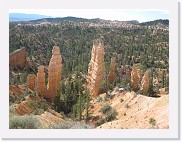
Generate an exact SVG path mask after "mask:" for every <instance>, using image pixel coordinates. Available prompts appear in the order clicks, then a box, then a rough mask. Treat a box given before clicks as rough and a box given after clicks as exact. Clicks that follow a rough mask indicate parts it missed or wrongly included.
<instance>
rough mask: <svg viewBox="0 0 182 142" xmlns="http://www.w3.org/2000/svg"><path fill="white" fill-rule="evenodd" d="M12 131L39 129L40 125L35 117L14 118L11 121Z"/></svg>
mask: <svg viewBox="0 0 182 142" xmlns="http://www.w3.org/2000/svg"><path fill="white" fill-rule="evenodd" d="M9 128H10V129H39V128H40V123H39V121H38V119H36V118H35V117H33V116H13V117H10V119H9Z"/></svg>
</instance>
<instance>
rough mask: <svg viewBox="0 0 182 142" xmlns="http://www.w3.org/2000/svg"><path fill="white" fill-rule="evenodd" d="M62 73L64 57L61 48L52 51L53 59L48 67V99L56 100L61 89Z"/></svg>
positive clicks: (55, 47)
mask: <svg viewBox="0 0 182 142" xmlns="http://www.w3.org/2000/svg"><path fill="white" fill-rule="evenodd" d="M61 73H62V57H61V54H60V49H59V46H54V47H53V49H52V57H51V60H50V63H49V67H48V87H47V89H48V93H47V96H46V98H48V99H50V100H54V98H55V96H56V93H57V91H58V89H59V86H60V82H61Z"/></svg>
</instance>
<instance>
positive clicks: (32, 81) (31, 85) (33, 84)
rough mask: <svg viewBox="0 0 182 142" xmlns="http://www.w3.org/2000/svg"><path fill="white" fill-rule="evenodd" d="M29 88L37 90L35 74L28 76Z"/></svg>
mask: <svg viewBox="0 0 182 142" xmlns="http://www.w3.org/2000/svg"><path fill="white" fill-rule="evenodd" d="M27 86H28V88H29V89H31V90H32V91H34V90H35V87H36V76H35V75H34V74H29V75H28V76H27Z"/></svg>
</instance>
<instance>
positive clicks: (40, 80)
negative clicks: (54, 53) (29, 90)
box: [37, 65, 47, 97]
mask: <svg viewBox="0 0 182 142" xmlns="http://www.w3.org/2000/svg"><path fill="white" fill-rule="evenodd" d="M46 93H47V89H46V84H45V71H44V66H43V65H40V66H39V68H38V73H37V94H40V95H41V96H43V97H45V96H46Z"/></svg>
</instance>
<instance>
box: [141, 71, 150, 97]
mask: <svg viewBox="0 0 182 142" xmlns="http://www.w3.org/2000/svg"><path fill="white" fill-rule="evenodd" d="M148 89H149V70H147V71H146V72H145V74H144V76H143V78H142V81H141V91H142V93H143V94H147V93H148Z"/></svg>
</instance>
